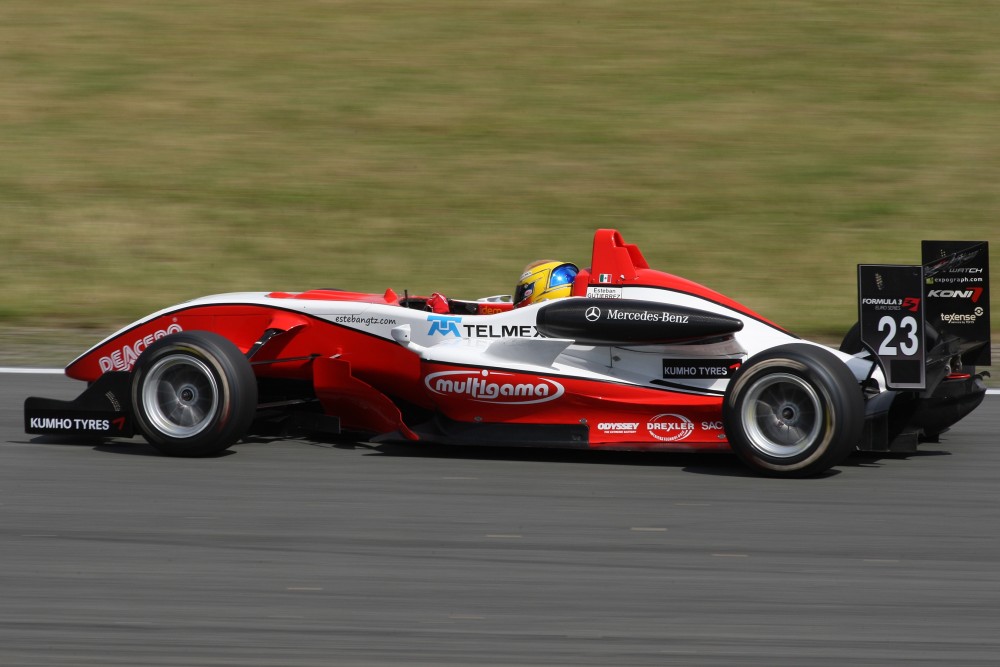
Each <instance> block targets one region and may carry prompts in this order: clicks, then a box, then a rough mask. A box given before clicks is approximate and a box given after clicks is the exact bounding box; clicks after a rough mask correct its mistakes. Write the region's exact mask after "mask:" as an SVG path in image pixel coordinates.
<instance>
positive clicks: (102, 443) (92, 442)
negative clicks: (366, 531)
mask: <svg viewBox="0 0 1000 667" xmlns="http://www.w3.org/2000/svg"><path fill="white" fill-rule="evenodd" d="M29 442H30V443H31V444H34V445H51V446H63V447H66V446H70V447H90V448H92V449H93V450H94V451H97V452H102V453H105V454H118V455H127V456H150V457H160V456H163V454H161V453H160V452H159V451H158V450H157V449H156V448H155V447H153V446H152V445H150V444H148V443H147V442H145V441H144V440H142V439H141V438H136V439H134V440H115V439H110V440H109V439H100V438H97V439H95V438H84V439H81V438H79V437H75V438H70V437H63V436H36V437H34V438H32V439H31V440H30V441H29ZM280 442H298V443H302V444H305V445H309V446H314V447H324V448H329V449H347V450H358V449H361V450H366V454H365V455H366V456H387V457H396V458H407V457H410V458H430V459H453V460H471V461H526V462H543V463H569V464H575V465H599V466H635V467H653V468H657V467H659V468H675V469H679V470H682V471H683V472H686V473H691V474H695V475H709V476H713V477H751V478H752V477H758V478H759V477H760V475H758V474H757V473H755V472H753V471H752V470H750V469H749V468H747V467H746V466H745V465H743V463H742V462H740V460H739V459H738V458H736V456H734V455H733V454H731V453H728V452H623V451H594V450H581V449H554V448H530V447H498V446H486V445H484V446H459V445H441V444H433V445H432V444H426V443H421V444H407V443H394V442H393V443H372V442H364V441H353V440H343V439H328V438H323V437H317V436H313V437H308V436H303V435H294V436H289V435H285V436H267V435H260V436H257V435H255V436H249V437H247V438H245V439H244V440H243V441H241V442H240V443H238V444H237V445H235V447H234V448H233V449H227V450H224V451H222V452H220V453H218V454H216V455H214V456H210V457H205V458H209V459H219V458H225V457H228V456H233V455H236V454H238V453H239V452H240V450H241V449H242V448H244V447H248V446H249V447H258V446H267V445H268V444H271V443H280ZM918 455H947V452H919V453H917V454H909V455H900V454H882V455H872V454H856V455H854V456H852V457H851V458H849V459H848V460H847V461H845V462H844V463H842V464H841V465H840V466H839V467H840V468H866V467H881V466H882V463H881V461H882V460H883V459H900V458H907V457H908V456H918ZM840 474H841V471H840V470H838V469H832V470H828V471H826V472H825V473H823V474H821V475H819V476H817V477H816V478H813V479H826V478H832V477H836V476H837V475H840Z"/></svg>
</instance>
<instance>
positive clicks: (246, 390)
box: [132, 331, 257, 457]
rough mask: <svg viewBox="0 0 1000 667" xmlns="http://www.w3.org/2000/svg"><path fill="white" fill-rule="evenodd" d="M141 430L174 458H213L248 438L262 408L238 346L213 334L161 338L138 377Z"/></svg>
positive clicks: (135, 393)
mask: <svg viewBox="0 0 1000 667" xmlns="http://www.w3.org/2000/svg"><path fill="white" fill-rule="evenodd" d="M132 405H133V406H134V410H135V420H136V426H137V427H138V430H139V432H140V433H142V435H143V436H144V437H145V438H146V440H148V441H149V443H150V444H152V445H153V446H154V447H156V448H157V449H158V450H160V451H161V452H163V453H164V454H167V455H168V456H187V457H197V456H212V455H214V454H218V453H219V452H221V451H223V450H225V449H227V448H228V447H230V446H231V445H232V444H234V443H235V442H236V441H237V440H239V438H240V437H242V436H243V435H244V434H245V433H246V431H247V429H248V428H249V427H250V424H251V422H252V421H253V417H254V414H255V413H256V409H257V381H256V378H255V377H254V373H253V369H252V368H251V367H250V362H249V361H247V358H246V357H245V356H244V355H243V353H241V352H240V350H239V348H237V347H236V346H235V345H233V343H231V342H230V341H229V340H227V339H226V338H223V337H222V336H220V335H218V334H216V333H212V332H209V331H183V332H180V333H176V334H172V335H170V336H166V337H165V338H161V339H160V340H158V341H156V342H155V343H153V344H152V345H150V346H149V347H148V348H147V349H146V350H145V352H143V353H142V355H140V357H139V360H138V361H137V362H136V364H135V368H134V369H133V373H132Z"/></svg>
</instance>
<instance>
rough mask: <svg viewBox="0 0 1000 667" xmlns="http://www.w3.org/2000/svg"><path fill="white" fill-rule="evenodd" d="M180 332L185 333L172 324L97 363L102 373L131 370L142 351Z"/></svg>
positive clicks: (177, 325) (125, 346)
mask: <svg viewBox="0 0 1000 667" xmlns="http://www.w3.org/2000/svg"><path fill="white" fill-rule="evenodd" d="M178 331H183V329H181V325H179V324H171V325H170V326H168V327H167V328H166V329H157V330H156V331H154V332H153V333H151V334H149V335H147V336H143V337H142V338H139V339H136V340H135V341H133V342H132V344H131V345H124V346H122V348H121V349H119V350H115V351H113V352H112V353H111V354H109V355H108V356H106V357H101V358H100V359H98V360H97V363H98V364H99V365H100V367H101V372H102V373H107V372H108V371H127V370H131V369H132V366H134V365H135V362H136V360H137V359H138V358H139V355H140V354H142V351H143V350H145V349H146V348H147V347H149V346H150V345H152V344H153V341H157V340H160V339H161V338H163V337H164V336H168V335H170V334H173V333H177V332H178Z"/></svg>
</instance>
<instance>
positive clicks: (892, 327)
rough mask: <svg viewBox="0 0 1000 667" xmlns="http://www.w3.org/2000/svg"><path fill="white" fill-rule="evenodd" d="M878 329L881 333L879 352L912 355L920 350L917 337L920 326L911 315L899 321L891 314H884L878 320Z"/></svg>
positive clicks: (888, 354)
mask: <svg viewBox="0 0 1000 667" xmlns="http://www.w3.org/2000/svg"><path fill="white" fill-rule="evenodd" d="M878 331H879V333H880V334H883V338H882V343H881V344H880V345H879V347H878V353H879V354H882V355H887V356H892V355H897V354H901V355H903V356H904V357H912V356H913V355H915V354H917V352H919V351H920V339H919V338H917V334H918V332H919V331H920V327H919V325H918V324H917V318H915V317H913V316H912V315H907V316H905V317H903V318H902V319H900V320H899V322H897V321H896V318H894V317H892V316H891V315H884V316H883V317H882V319H880V320H879V321H878ZM897 349H898V351H897Z"/></svg>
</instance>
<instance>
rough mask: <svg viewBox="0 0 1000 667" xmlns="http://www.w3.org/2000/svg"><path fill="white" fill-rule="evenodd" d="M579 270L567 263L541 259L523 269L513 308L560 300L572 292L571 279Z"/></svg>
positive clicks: (515, 292)
mask: <svg viewBox="0 0 1000 667" xmlns="http://www.w3.org/2000/svg"><path fill="white" fill-rule="evenodd" d="M579 272H580V269H578V268H576V266H575V265H573V264H570V263H568V262H558V261H556V260H553V259H542V260H539V261H537V262H532V263H531V264H529V265H528V266H526V267H525V269H524V273H522V274H521V279H520V280H519V281H517V288H515V290H514V307H515V308H520V307H521V306H530V305H531V304H533V303H539V302H540V301H548V300H549V299H560V298H562V297H564V296H569V295H570V293H571V292H572V291H573V279H574V278H576V274H577V273H579Z"/></svg>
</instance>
